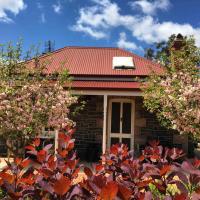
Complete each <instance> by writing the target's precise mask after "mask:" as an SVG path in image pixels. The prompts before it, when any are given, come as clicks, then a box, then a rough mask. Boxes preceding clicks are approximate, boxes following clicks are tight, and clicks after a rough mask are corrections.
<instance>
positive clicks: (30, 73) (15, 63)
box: [0, 44, 77, 155]
mask: <svg viewBox="0 0 200 200" xmlns="http://www.w3.org/2000/svg"><path fill="white" fill-rule="evenodd" d="M5 49H6V48H3V49H2V50H1V51H0V132H1V133H2V136H3V137H5V139H6V140H7V141H8V142H7V145H8V147H9V150H10V151H11V152H12V154H14V155H18V154H19V151H20V150H21V149H22V148H21V149H14V148H15V147H17V146H18V145H16V144H13V143H12V142H15V143H16V142H18V143H20V145H21V147H24V146H25V145H26V143H27V141H28V140H29V139H31V138H34V137H36V136H38V135H39V134H40V133H41V130H42V129H43V128H47V129H48V130H49V129H51V130H52V129H53V130H60V129H62V128H63V127H66V126H71V125H72V124H73V122H72V121H71V120H70V119H69V108H70V106H71V105H72V104H74V103H76V102H77V98H76V97H74V96H72V95H71V93H70V91H69V90H68V89H66V86H68V85H69V82H70V78H69V76H68V73H67V71H65V70H62V67H60V68H59V72H58V73H57V74H52V73H51V74H49V73H48V72H47V71H48V62H47V60H42V59H41V57H40V58H38V57H34V58H33V59H32V60H30V61H27V62H21V59H22V58H21V54H22V49H21V46H20V44H19V46H16V47H13V46H9V45H8V46H7V49H6V50H5ZM49 62H50V61H49Z"/></svg>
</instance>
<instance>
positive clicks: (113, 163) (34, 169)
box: [0, 129, 200, 200]
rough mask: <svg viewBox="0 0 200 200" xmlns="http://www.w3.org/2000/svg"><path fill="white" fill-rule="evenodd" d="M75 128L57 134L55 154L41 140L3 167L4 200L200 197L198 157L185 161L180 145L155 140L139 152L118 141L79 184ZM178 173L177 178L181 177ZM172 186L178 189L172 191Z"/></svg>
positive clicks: (0, 174) (0, 177) (0, 183)
mask: <svg viewBox="0 0 200 200" xmlns="http://www.w3.org/2000/svg"><path fill="white" fill-rule="evenodd" d="M73 132H74V131H73V130H71V129H67V130H65V132H64V131H63V132H62V133H60V134H59V148H58V149H57V154H56V155H52V154H50V149H51V147H52V145H47V146H45V147H44V148H43V149H40V148H39V146H40V143H41V141H40V139H36V140H35V141H34V142H33V143H32V144H31V145H29V146H27V147H26V149H27V150H29V151H28V153H29V154H32V155H34V156H35V160H33V159H30V158H26V159H21V158H16V159H15V160H14V162H13V163H9V162H8V163H7V167H6V168H5V169H3V170H2V171H1V172H0V188H1V190H2V191H3V192H4V193H5V194H6V197H5V198H6V199H16V200H21V199H26V198H28V199H30V200H33V199H34V200H56V199H60V200H61V199H62V200H65V199H66V200H67V199H72V200H73V199H74V200H76V199H77V200H81V199H85V200H86V199H89V200H90V199H91V200H93V199H97V200H120V199H121V200H129V199H134V200H145V199H149V200H151V199H156V200H157V199H163V200H179V199H180V200H187V199H194V200H195V199H200V170H199V167H200V160H197V159H195V160H193V161H189V160H186V161H183V162H180V158H183V156H184V154H183V152H182V151H181V150H179V149H175V148H174V149H168V148H164V147H162V146H160V145H159V142H158V141H152V142H151V143H150V146H147V147H146V148H145V149H144V150H143V152H142V155H141V156H139V157H135V156H134V153H133V152H132V151H130V152H129V151H128V148H127V146H126V145H123V144H116V145H113V146H112V147H111V149H110V152H107V153H106V154H104V155H102V158H101V161H100V162H99V163H98V164H96V165H95V166H94V169H90V168H87V167H84V169H83V171H84V172H85V174H86V176H87V178H86V179H85V180H83V181H82V182H81V183H78V184H75V183H74V180H75V179H76V178H77V176H78V173H79V170H80V167H79V166H78V160H77V158H76V154H75V152H74V151H73V148H74V140H73V139H72V134H73ZM177 177H178V178H177ZM169 185H176V187H177V188H178V190H179V191H178V190H175V191H173V192H172V191H170V189H169Z"/></svg>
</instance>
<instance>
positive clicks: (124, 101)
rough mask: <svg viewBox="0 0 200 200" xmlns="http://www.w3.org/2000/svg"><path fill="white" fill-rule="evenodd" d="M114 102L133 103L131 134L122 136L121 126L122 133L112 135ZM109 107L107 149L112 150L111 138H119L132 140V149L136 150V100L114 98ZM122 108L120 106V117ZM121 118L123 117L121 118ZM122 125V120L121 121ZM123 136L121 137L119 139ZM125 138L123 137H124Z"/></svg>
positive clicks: (110, 100)
mask: <svg viewBox="0 0 200 200" xmlns="http://www.w3.org/2000/svg"><path fill="white" fill-rule="evenodd" d="M113 102H118V103H120V104H121V103H131V104H132V108H131V118H132V123H131V134H123V135H122V130H121V129H122V126H121V125H120V133H111V114H112V103H113ZM108 105H109V107H108V129H107V130H108V134H107V135H108V138H107V148H110V146H111V145H110V143H111V137H112V136H113V137H115V136H116V137H118V138H130V139H131V144H130V145H131V149H133V148H134V132H135V131H134V129H135V100H134V99H131V98H112V99H109V104H108ZM122 109H123V108H122V106H120V115H122V113H123V110H122ZM120 117H121V116H120ZM120 123H122V122H121V120H120ZM120 135H121V137H119V136H120ZM122 136H123V137H122Z"/></svg>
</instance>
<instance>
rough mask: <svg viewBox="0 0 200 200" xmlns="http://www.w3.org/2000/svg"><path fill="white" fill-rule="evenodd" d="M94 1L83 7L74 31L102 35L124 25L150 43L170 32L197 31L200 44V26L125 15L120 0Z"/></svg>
mask: <svg viewBox="0 0 200 200" xmlns="http://www.w3.org/2000/svg"><path fill="white" fill-rule="evenodd" d="M91 1H92V2H93V3H94V5H92V6H89V7H83V8H81V9H80V10H79V17H78V19H77V22H76V24H75V25H74V26H73V27H72V29H73V30H74V31H79V32H84V33H86V34H88V35H90V36H91V37H94V38H96V39H102V38H106V37H107V35H108V34H109V31H110V30H111V29H112V28H116V27H120V28H121V29H122V31H130V32H131V33H132V36H133V37H134V38H135V39H137V40H139V41H143V42H145V43H148V44H152V43H154V42H160V41H163V40H167V39H168V37H169V36H170V35H172V34H178V33H181V34H183V35H194V37H195V39H196V41H197V45H198V46H200V27H193V26H192V25H190V24H179V23H175V22H171V21H164V22H159V20H158V19H157V18H155V17H153V16H151V15H136V14H135V15H134V14H133V15H130V14H129V15H128V14H124V15H123V14H121V10H120V8H119V6H118V4H117V3H114V2H111V1H110V0H102V1H98V0H91ZM141 1H144V0H141ZM154 2H155V1H154ZM156 2H158V0H156ZM156 9H157V8H156Z"/></svg>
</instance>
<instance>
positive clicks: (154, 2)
mask: <svg viewBox="0 0 200 200" xmlns="http://www.w3.org/2000/svg"><path fill="white" fill-rule="evenodd" d="M173 33H182V34H184V35H194V36H195V38H196V40H197V45H198V46H200V0H0V44H2V43H3V44H4V43H6V42H9V41H14V42H16V41H18V39H19V38H23V40H24V45H25V49H28V48H29V47H30V46H31V45H33V44H34V45H36V44H40V45H41V48H42V49H44V43H45V41H47V40H52V41H55V48H56V49H57V48H61V47H64V46H112V47H113V46H119V47H122V48H126V49H129V50H131V51H133V52H135V53H138V54H143V50H144V48H146V47H149V46H151V45H153V43H154V42H158V41H163V40H166V39H167V38H168V37H169V36H170V35H171V34H173Z"/></svg>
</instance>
